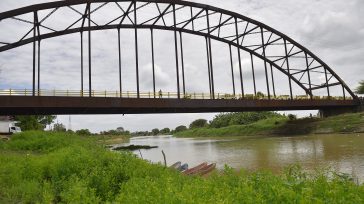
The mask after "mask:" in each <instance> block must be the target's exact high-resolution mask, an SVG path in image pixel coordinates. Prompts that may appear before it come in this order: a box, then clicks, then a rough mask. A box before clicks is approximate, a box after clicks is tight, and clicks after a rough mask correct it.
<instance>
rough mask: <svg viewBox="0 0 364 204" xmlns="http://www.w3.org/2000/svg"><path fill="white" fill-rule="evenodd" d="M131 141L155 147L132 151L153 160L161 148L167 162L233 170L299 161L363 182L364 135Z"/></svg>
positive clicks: (307, 166)
mask: <svg viewBox="0 0 364 204" xmlns="http://www.w3.org/2000/svg"><path fill="white" fill-rule="evenodd" d="M132 144H133V145H150V146H158V148H156V149H150V150H140V152H139V151H138V150H137V151H134V153H135V154H136V155H138V156H139V157H140V153H141V154H142V157H143V159H146V160H150V161H151V162H154V163H158V162H161V163H163V156H162V153H161V150H163V151H164V152H165V154H166V157H167V164H168V165H171V164H173V163H175V162H176V161H181V162H182V163H188V164H189V166H190V167H191V166H194V165H197V164H199V163H201V162H205V161H206V162H210V163H216V164H217V167H218V168H220V169H222V168H224V165H225V164H226V165H229V166H231V167H233V168H236V169H242V168H243V169H246V170H271V171H273V172H279V171H281V170H282V169H284V168H285V167H287V166H289V165H293V164H299V165H301V166H302V167H303V168H304V169H305V170H307V171H312V170H315V169H317V168H319V169H323V168H330V169H331V170H334V171H336V172H341V173H347V174H350V175H351V176H353V177H354V178H355V180H358V181H359V182H361V183H362V182H364V134H330V135H307V136H292V137H277V136H259V137H231V138H219V139H216V138H213V139H211V138H209V139H206V138H201V139H200V138H195V139H192V138H175V137H172V136H148V137H135V138H131V139H130V142H129V143H127V144H124V145H132Z"/></svg>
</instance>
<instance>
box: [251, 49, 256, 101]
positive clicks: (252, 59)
mask: <svg viewBox="0 0 364 204" xmlns="http://www.w3.org/2000/svg"><path fill="white" fill-rule="evenodd" d="M250 61H251V63H252V74H253V85H254V96H257V85H256V82H255V69H254V58H253V54H252V53H250Z"/></svg>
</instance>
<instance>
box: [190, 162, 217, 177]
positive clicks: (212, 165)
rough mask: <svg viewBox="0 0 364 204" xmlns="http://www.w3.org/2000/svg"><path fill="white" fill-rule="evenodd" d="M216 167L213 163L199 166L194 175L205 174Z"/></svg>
mask: <svg viewBox="0 0 364 204" xmlns="http://www.w3.org/2000/svg"><path fill="white" fill-rule="evenodd" d="M215 168H216V164H215V163H213V164H209V165H207V166H205V167H203V168H201V169H200V170H199V171H197V172H195V174H196V175H200V176H203V175H206V174H208V173H210V172H211V171H213V170H214V169H215Z"/></svg>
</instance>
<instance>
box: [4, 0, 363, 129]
mask: <svg viewBox="0 0 364 204" xmlns="http://www.w3.org/2000/svg"><path fill="white" fill-rule="evenodd" d="M43 2H50V1H42V0H16V1H14V0H1V1H0V12H3V11H7V10H11V9H15V8H18V7H22V6H27V5H31V4H35V3H43ZM195 2H198V3H205V4H210V5H212V6H216V7H221V8H224V9H227V10H231V11H234V12H237V13H240V14H242V15H245V16H248V17H250V18H253V19H255V20H259V21H261V22H263V23H265V24H268V25H269V26H271V27H273V28H275V29H277V30H279V31H281V32H283V33H285V34H286V35H288V36H290V37H291V38H293V39H295V40H296V41H298V42H299V43H301V44H303V45H304V46H305V47H307V48H308V49H310V50H311V51H313V53H315V54H316V55H317V56H319V57H320V58H321V59H322V60H323V61H325V62H326V63H327V64H328V65H329V66H331V67H332V68H333V69H334V71H335V72H336V73H337V74H338V75H339V76H340V77H341V78H342V79H343V80H344V81H345V82H346V83H347V84H348V85H349V87H356V86H357V84H358V82H359V81H360V80H363V79H364V77H363V75H364V69H363V64H364V57H363V56H364V20H363V19H364V1H362V0H347V1H342V0H305V1H300V0H275V1H271V0H259V1H258V0H255V1H253V0H225V1H219V0H204V1H195ZM110 9H111V8H110ZM110 13H112V11H111V10H110ZM55 18H56V17H55ZM69 18H71V16H69ZM61 23H62V22H59V24H61ZM5 24H6V22H5ZM0 26H1V23H0ZM5 26H7V25H5ZM17 29H20V28H17ZM24 29H25V28H24ZM1 35H3V36H7V37H13V36H14V37H15V33H11V32H7V33H4V32H2V34H1ZM78 35H79V34H78ZM141 35H143V33H142V32H141ZM156 35H157V37H156V47H157V48H156V49H158V47H160V48H162V49H160V50H162V51H160V53H157V56H156V66H157V70H156V71H157V78H158V81H157V88H158V89H163V90H166V91H167V90H168V91H169V90H170V91H173V90H172V88H171V87H172V86H173V85H174V84H173V83H172V84H171V83H170V77H169V76H170V75H171V74H173V69H172V70H169V69H167V67H170V66H173V65H174V64H173V63H174V62H173V61H168V60H165V59H163V57H162V56H165V55H166V54H168V53H169V52H173V44H165V43H163V42H165V41H166V39H170V38H172V37H173V36H171V35H169V34H165V33H156ZM105 36H106V37H105ZM158 36H159V37H158ZM132 37H133V33H132V32H123V33H122V43H123V46H124V47H123V48H124V50H129V49H130V50H131V51H130V52H124V54H123V59H125V61H127V59H129V58H130V59H132V58H133V50H132V49H131V48H130V46H131V45H130V42H132V40H131V39H133V38H132ZM105 38H106V39H105ZM101 39H103V40H101ZM0 40H1V39H0ZM116 40H117V38H115V33H114V31H107V32H103V33H101V32H100V33H99V32H96V33H95V34H93V44H94V47H93V49H95V50H97V51H95V52H94V55H93V56H94V59H95V60H94V62H93V66H94V67H95V69H94V73H93V75H94V76H95V81H94V84H95V85H94V86H95V89H98V90H105V89H107V90H117V89H116V88H115V87H117V80H114V78H115V77H114V76H115V73H116V72H115V70H112V69H110V70H109V69H107V68H109V67H116V66H117V55H115V54H114V55H113V54H112V53H114V52H115V51H116V49H117V47H115V44H116V43H117V41H116ZM143 40H145V42H147V40H146V39H144V38H143V39H141V44H143ZM194 40H195V39H194V38H193V37H186V40H185V42H184V43H185V44H186V48H185V52H186V59H189V60H187V62H186V72H187V73H186V78H187V77H188V78H189V81H188V83H187V84H186V87H187V88H188V89H189V91H196V92H206V89H208V87H207V88H206V86H205V85H206V80H208V79H206V77H205V78H203V77H202V76H203V75H204V74H205V73H204V72H205V71H206V70H204V71H201V70H200V69H199V67H202V66H204V64H203V63H205V61H203V62H201V60H200V58H201V57H202V56H200V55H199V53H200V50H199V49H200V48H198V47H199V46H198V44H197V42H196V44H195V41H194ZM101 42H102V43H101ZM170 42H173V41H170ZM145 44H147V43H145ZM148 45H149V44H148ZM213 46H214V47H217V46H219V45H218V44H213ZM200 47H201V48H202V47H203V46H200ZM113 49H114V50H113ZM140 49H141V54H140V55H141V57H140V58H141V59H140V61H141V62H140V64H141V81H142V82H143V83H142V84H141V88H142V89H143V90H150V89H149V87H151V86H150V85H151V83H152V81H151V78H150V77H147V76H149V75H150V69H149V68H150V66H151V65H150V61H149V58H148V57H149V55H150V54H149V52H148V51H147V50H148V48H147V47H143V45H141V48H140ZM29 50H31V46H30V45H27V46H24V47H23V48H17V49H15V50H11V51H7V52H6V53H0V66H1V67H0V69H1V73H0V88H1V89H3V88H24V87H28V85H29V84H30V81H29V80H31V77H30V75H31V73H30V72H29V70H30V69H31V66H30V65H31V58H32V56H31V54H27V55H22V56H21V59H20V57H19V56H20V54H21V53H25V52H27V53H29ZM42 50H46V53H45V55H44V56H43V55H42V87H43V88H47V89H52V88H57V89H59V87H62V88H63V89H75V86H78V85H77V83H78V80H76V79H77V77H78V73H77V71H74V69H71V68H70V67H73V66H78V64H77V63H79V40H78V38H75V37H74V36H73V35H70V36H64V37H60V38H58V39H50V40H47V43H44V45H43V44H42ZM143 50H144V52H145V54H143ZM216 50H217V51H216ZM220 50H223V48H221V49H215V51H214V53H213V54H216V55H218V56H220V55H219V51H220ZM111 55H113V56H111ZM216 55H215V56H216ZM64 59H67V61H66V60H64ZM203 59H204V58H203ZM224 60H226V59H225V58H223V57H221V59H220V58H218V57H214V63H216V64H217V65H216V67H217V68H216V69H219V68H218V67H219V64H221V65H223V64H224V63H226V62H225V61H224ZM54 61H57V64H55V63H53V62H54ZM235 63H236V62H235ZM21 65H29V66H21ZM127 65H129V66H126V67H128V69H130V70H129V71H128V70H126V72H127V73H128V74H126V76H124V77H125V78H135V76H134V75H133V74H132V73H133V71H132V70H133V69H134V68H133V65H132V64H127ZM18 66H19V70H22V71H18V72H12V71H11V70H12V69H13V68H14V67H15V68H16V67H18ZM86 66H87V65H86ZM24 67H27V68H24ZM98 67H103V69H101V68H99V69H98ZM105 67H107V68H105ZM220 67H222V66H220ZM27 70H28V71H27ZM188 70H189V71H188ZM129 73H130V74H129ZM258 75H259V73H258ZM65 79H67V80H65ZM27 80H28V81H27ZM219 80H220V81H221V83H222V82H223V81H225V79H224V78H223V76H222V75H221V77H220V79H217V81H218V82H217V83H219ZM258 80H259V79H258ZM262 80H263V79H262ZM2 82H4V83H2ZM123 85H124V88H125V89H128V90H133V83H132V82H130V83H129V82H128V81H127V80H126V81H125V84H123ZM9 86H10V87H9ZM221 87H222V88H221V90H219V91H222V92H224V91H227V90H226V89H228V87H229V86H228V85H226V86H221ZM307 113H308V112H307ZM300 114H304V113H302V112H301V113H300ZM213 116H214V114H165V115H125V116H121V115H101V116H100V115H98V116H95V115H92V116H91V115H84V116H72V117H71V120H72V129H81V128H88V129H90V130H92V131H94V132H98V131H101V130H108V129H115V128H116V127H119V126H122V127H124V128H126V129H129V130H132V131H135V130H150V129H152V128H154V127H157V128H164V127H169V128H175V127H176V126H178V125H180V124H184V125H188V124H189V123H190V122H191V121H193V120H194V119H196V118H206V119H208V120H211V119H212V118H213ZM58 120H59V122H62V123H64V124H65V125H66V126H67V127H68V125H69V122H68V120H69V117H68V116H59V117H58Z"/></svg>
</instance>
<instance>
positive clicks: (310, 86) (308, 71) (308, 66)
mask: <svg viewBox="0 0 364 204" xmlns="http://www.w3.org/2000/svg"><path fill="white" fill-rule="evenodd" d="M305 58H306V67H307V77H308V86H309V88H310V93H308V94H310V99H311V100H312V97H313V95H312V89H311V88H312V84H311V74H310V65H309V64H308V57H307V53H305Z"/></svg>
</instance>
